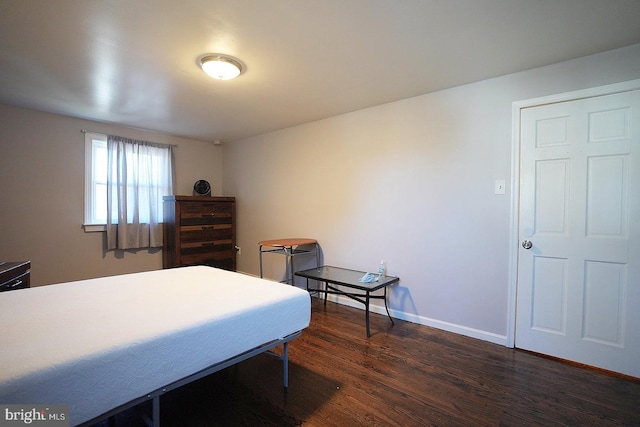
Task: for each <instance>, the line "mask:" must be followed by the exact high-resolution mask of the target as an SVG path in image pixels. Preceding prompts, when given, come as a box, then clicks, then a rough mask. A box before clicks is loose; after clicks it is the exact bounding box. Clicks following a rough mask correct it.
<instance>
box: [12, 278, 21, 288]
mask: <svg viewBox="0 0 640 427" xmlns="http://www.w3.org/2000/svg"><path fill="white" fill-rule="evenodd" d="M20 285H22V280H17V281H16V282H15V283H12V284H11V285H9V287H10V288H15V287H17V286H20Z"/></svg>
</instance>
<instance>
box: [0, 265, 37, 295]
mask: <svg viewBox="0 0 640 427" xmlns="http://www.w3.org/2000/svg"><path fill="white" fill-rule="evenodd" d="M30 284H31V262H30V261H21V262H0V292H5V291H13V290H16V289H24V288H28V287H29V286H30Z"/></svg>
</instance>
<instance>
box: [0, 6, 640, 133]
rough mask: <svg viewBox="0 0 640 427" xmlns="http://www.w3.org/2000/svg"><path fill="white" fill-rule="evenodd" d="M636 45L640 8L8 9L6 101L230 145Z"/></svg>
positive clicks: (0, 38) (0, 20) (1, 93)
mask: <svg viewBox="0 0 640 427" xmlns="http://www.w3.org/2000/svg"><path fill="white" fill-rule="evenodd" d="M636 43H640V1H638V0H181V1H176V0H48V1H43V0H0V103H4V104H11V105H17V106H23V107H28V108H33V109H37V110H43V111H48V112H54V113H60V114H65V115H69V116H75V117H81V118H87V119H92V120H97V121H103V122H115V123H120V124H124V125H127V126H132V127H136V128H143V129H149V130H154V131H160V132H165V133H169V134H173V135H179V136H186V137H190V138H194V139H202V140H209V141H213V140H216V139H220V140H222V141H224V142H230V141H234V140H238V139H242V138H245V137H248V136H252V135H256V134H261V133H265V132H269V131H272V130H276V129H281V128H285V127H289V126H293V125H296V124H300V123H305V122H309V121H314V120H318V119H322V118H325V117H329V116H333V115H337V114H341V113H345V112H349V111H354V110H358V109H362V108H366V107H370V106H374V105H379V104H383V103H386V102H390V101H395V100H399V99H404V98H409V97H412V96H416V95H421V94H424V93H428V92H432V91H435V90H439V89H443V88H447V87H452V86H456V85H460V84H465V83H470V82H473V81H478V80H482V79H486V78H490V77H495V76H499V75H504V74H508V73H512V72H517V71H521V70H525V69H529V68H534V67H538V66H543V65H547V64H552V63H556V62H560V61H563V60H567V59H572V58H577V57H581V56H585V55H589V54H593V53H597V52H601V51H605V50H609V49H613V48H618V47H622V46H627V45H631V44H636ZM210 52H211V53H226V54H230V55H233V56H236V57H237V58H239V59H241V60H242V61H243V62H244V63H245V64H246V65H247V71H246V73H244V74H243V75H242V76H240V77H239V78H238V79H236V80H232V81H216V80H213V79H211V78H210V77H208V76H207V75H206V74H204V72H202V70H201V69H200V68H198V66H197V65H196V60H197V58H198V57H199V56H200V55H202V54H204V53H210Z"/></svg>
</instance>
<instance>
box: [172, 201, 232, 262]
mask: <svg viewBox="0 0 640 427" xmlns="http://www.w3.org/2000/svg"><path fill="white" fill-rule="evenodd" d="M163 199H164V248H163V253H162V266H163V267H164V268H173V267H184V266H189V265H210V266H212V267H218V268H223V269H225V270H231V271H235V269H236V249H235V247H236V220H235V217H236V200H235V197H207V196H165V197H164V198H163Z"/></svg>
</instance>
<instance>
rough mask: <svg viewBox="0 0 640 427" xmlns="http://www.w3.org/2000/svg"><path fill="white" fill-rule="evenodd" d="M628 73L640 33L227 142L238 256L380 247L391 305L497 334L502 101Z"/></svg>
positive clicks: (635, 66) (639, 66)
mask: <svg viewBox="0 0 640 427" xmlns="http://www.w3.org/2000/svg"><path fill="white" fill-rule="evenodd" d="M638 78H640V45H637V46H634V47H631V48H626V49H620V50H616V51H611V52H607V53H604V54H601V55H596V56H592V57H587V58H581V59H577V60H574V61H569V62H565V63H561V64H556V65H552V66H549V67H544V68H539V69H535V70H530V71H526V72H522V73H517V74H512V75H508V76H504V77H499V78H495V79H490V80H485V81H482V82H478V83H474V84H469V85H465V86H460V87H455V88H452V89H448V90H443V91H440V92H436V93H431V94H427V95H424V96H419V97H415V98H411V99H406V100H403V101H399V102H394V103H390V104H386V105H381V106H378V107H373V108H369V109H365V110H360V111H355V112H352V113H349V114H344V115H340V116H337V117H332V118H328V119H326V120H320V121H317V122H313V123H308V124H305V125H301V126H296V127H292V128H289V129H283V130H280V131H277V132H273V133H270V134H266V135H261V136H257V137H254V138H249V139H246V140H243V141H240V142H237V143H233V144H229V145H228V146H227V147H225V151H224V160H223V162H224V166H225V167H224V171H225V173H224V188H225V191H227V192H228V193H230V194H234V195H235V196H236V197H237V211H238V244H239V245H240V246H241V247H242V255H241V256H239V257H238V269H239V270H241V271H246V272H249V273H253V274H257V272H258V270H259V268H258V254H257V242H258V241H259V240H262V239H272V238H279V237H312V238H316V239H318V240H319V242H320V244H321V246H322V248H323V254H324V261H325V263H326V264H329V265H338V266H344V267H350V268H355V269H361V270H367V271H375V269H376V268H377V265H378V263H379V261H380V260H381V259H384V260H386V261H387V265H388V272H389V274H391V275H396V276H399V277H400V278H401V283H400V285H399V286H397V287H394V288H393V290H392V292H391V296H390V305H391V308H392V309H393V311H394V315H396V316H397V317H400V318H404V319H407V320H411V321H416V322H419V323H424V324H429V325H433V326H437V327H442V328H443V329H448V330H452V331H455V332H460V333H464V334H467V335H470V336H477V337H479V338H483V339H488V340H491V341H495V342H501V343H504V342H505V341H506V333H507V309H508V287H509V250H510V247H512V245H511V244H510V241H509V239H510V225H511V222H510V209H511V206H512V201H511V198H510V196H509V193H510V191H511V178H512V176H511V155H512V149H511V148H512V133H511V132H512V116H511V114H512V103H513V102H514V101H518V100H522V99H528V98H535V97H540V96H544V95H549V94H555V93H561V92H567V91H572V90H577V89H583V88H588V87H593V86H598V85H604V84H608V83H614V82H620V81H625V80H631V79H638ZM309 102H312V100H310V101H309ZM498 179H504V180H506V182H507V194H506V195H495V194H494V184H495V180H498ZM272 257H273V256H272ZM277 263H279V264H277ZM266 264H267V266H266V269H267V270H268V271H269V274H270V275H271V276H272V277H276V278H280V277H282V276H281V275H282V271H281V270H278V268H281V266H282V265H283V261H282V260H270V261H269V262H267V263H266ZM278 266H280V267H278ZM345 302H349V301H348V300H345Z"/></svg>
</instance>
